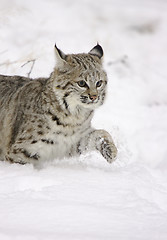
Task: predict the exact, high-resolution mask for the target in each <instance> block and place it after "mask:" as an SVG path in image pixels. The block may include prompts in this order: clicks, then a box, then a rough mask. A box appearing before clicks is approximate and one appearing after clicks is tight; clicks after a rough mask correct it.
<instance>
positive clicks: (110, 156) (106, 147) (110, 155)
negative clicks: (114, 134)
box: [100, 138, 117, 163]
mask: <svg viewBox="0 0 167 240" xmlns="http://www.w3.org/2000/svg"><path fill="white" fill-rule="evenodd" d="M100 142H101V145H100V152H101V154H102V156H103V157H104V158H105V159H106V160H107V161H108V162H109V163H112V162H113V161H114V160H115V159H116V156H117V148H116V146H115V145H114V143H113V142H111V141H108V139H105V138H102V139H101V140H100Z"/></svg>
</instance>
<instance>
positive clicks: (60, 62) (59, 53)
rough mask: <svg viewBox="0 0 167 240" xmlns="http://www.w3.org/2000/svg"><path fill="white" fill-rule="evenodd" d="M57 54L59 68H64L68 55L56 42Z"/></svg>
mask: <svg viewBox="0 0 167 240" xmlns="http://www.w3.org/2000/svg"><path fill="white" fill-rule="evenodd" d="M55 56H56V66H57V68H64V67H65V65H66V64H67V62H66V55H65V54H64V53H63V52H62V51H61V50H60V49H59V48H58V47H57V46H56V44H55Z"/></svg>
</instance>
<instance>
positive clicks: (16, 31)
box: [0, 0, 167, 240]
mask: <svg viewBox="0 0 167 240" xmlns="http://www.w3.org/2000/svg"><path fill="white" fill-rule="evenodd" d="M97 41H98V42H99V43H100V44H101V45H102V46H103V49H104V67H105V69H106V71H107V73H108V78H109V84H108V95H107V99H106V102H105V104H104V106H102V107H101V108H100V109H99V110H97V111H96V114H95V116H94V120H93V125H94V126H95V127H96V128H104V129H105V130H107V131H109V132H110V133H111V135H112V136H113V138H114V140H115V142H116V145H117V147H118V150H119V154H118V159H117V161H116V162H115V163H113V164H111V165H110V164H108V163H107V162H106V161H105V159H103V157H102V156H101V155H100V154H98V153H96V152H93V153H89V154H86V155H84V156H81V157H80V158H76V159H74V158H73V159H65V160H63V161H58V160H56V161H54V162H52V163H48V164H46V166H43V168H42V169H40V170H39V169H34V168H33V166H32V165H25V166H21V165H18V164H13V165H10V164H9V163H5V162H0V240H36V239H39V240H55V239H58V240H59V239H60V240H61V239H63V240H64V239H68V240H70V239H74V240H75V239H77V240H82V239H88V240H91V239H102V240H105V239H112V240H139V239H142V240H162V239H164V240H166V239H167V1H165V0H126V1H124V0H115V1H114V0H98V1H97V0H61V1H58V0H55V1H54V0H28V1H25V0H24V1H23V0H0V74H6V75H23V76H27V74H28V72H29V71H30V69H31V67H32V65H33V62H32V60H35V61H34V66H33V68H32V72H31V75H30V77H42V76H44V77H47V76H49V74H50V72H51V71H52V69H53V67H54V64H55V59H54V44H55V42H56V43H57V46H58V47H59V48H60V49H62V50H63V51H64V52H65V53H79V52H88V51H89V50H90V49H91V48H93V47H94V46H95V45H96V43H97ZM28 61H30V62H28ZM25 63H27V64H25Z"/></svg>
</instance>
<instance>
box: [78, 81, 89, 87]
mask: <svg viewBox="0 0 167 240" xmlns="http://www.w3.org/2000/svg"><path fill="white" fill-rule="evenodd" d="M77 83H78V85H79V86H80V87H87V84H86V82H85V81H84V80H81V81H79V82H77Z"/></svg>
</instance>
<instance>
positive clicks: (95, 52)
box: [89, 43, 103, 59]
mask: <svg viewBox="0 0 167 240" xmlns="http://www.w3.org/2000/svg"><path fill="white" fill-rule="evenodd" d="M89 54H91V55H94V56H97V57H98V58H99V59H101V58H102V57H103V49H102V47H101V46H100V45H99V44H98V43H97V45H96V46H95V47H94V48H92V50H90V52H89Z"/></svg>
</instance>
